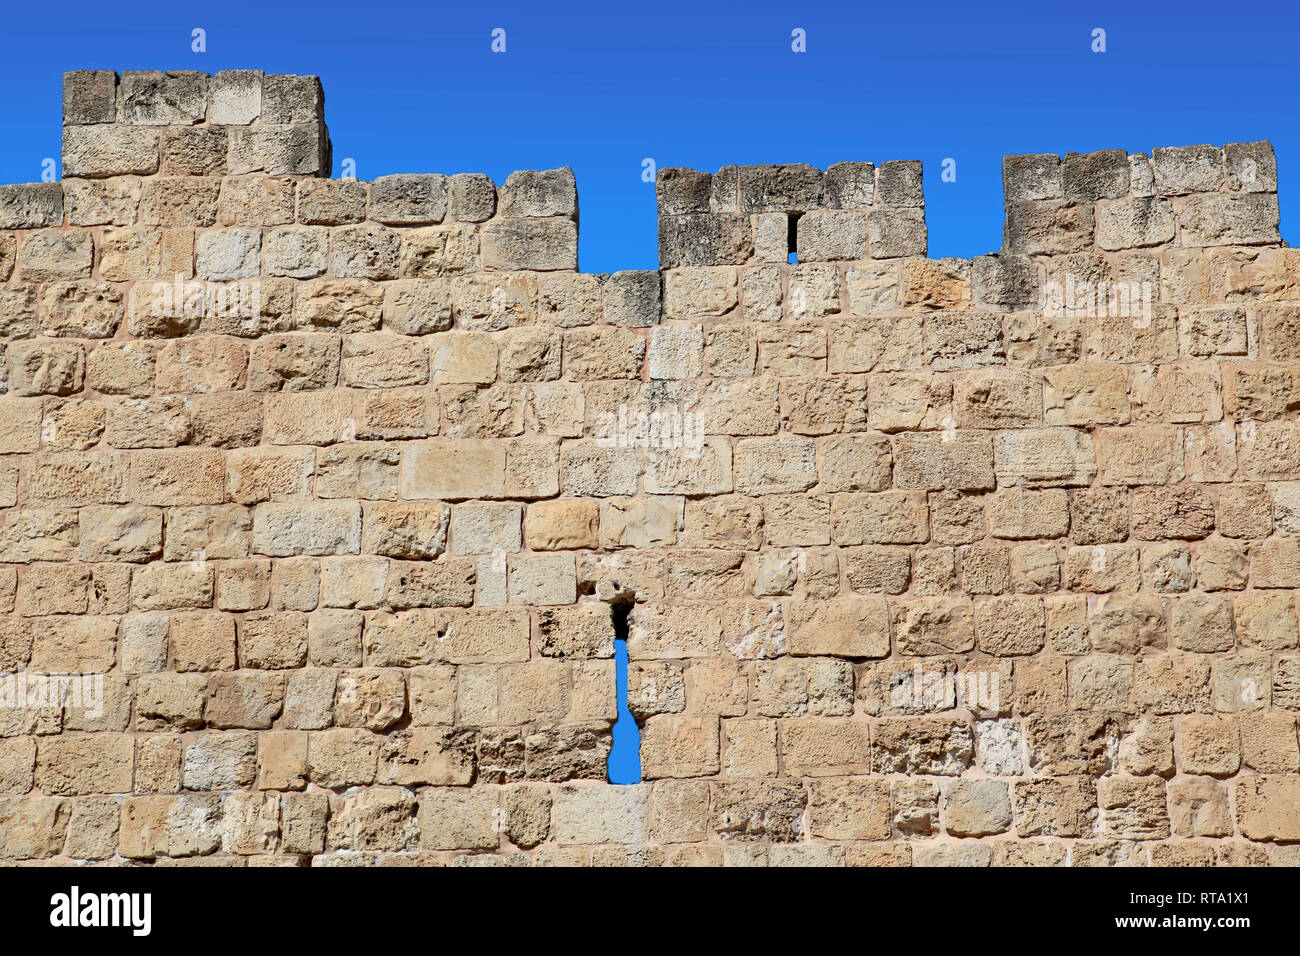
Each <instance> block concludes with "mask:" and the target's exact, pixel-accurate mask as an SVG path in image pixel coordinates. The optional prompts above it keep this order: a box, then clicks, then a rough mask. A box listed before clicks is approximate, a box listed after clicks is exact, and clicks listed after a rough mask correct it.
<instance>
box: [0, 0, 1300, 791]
mask: <svg viewBox="0 0 1300 956" xmlns="http://www.w3.org/2000/svg"><path fill="white" fill-rule="evenodd" d="M1044 6H1045V5H1043V4H1042V3H1041V2H1038V3H1005V4H1000V5H999V6H998V7H997V9H996V10H994V9H991V8H990V5H987V4H969V3H964V4H944V3H936V2H929V3H886V4H868V3H863V2H861V0H857V2H834V3H830V2H823V3H789V2H786V3H777V2H771V0H746V2H743V3H740V2H731V3H721V2H707V0H693V2H679V0H657V2H644V0H643V2H632V3H626V2H611V0H605V2H576V3H559V4H556V3H553V4H542V3H537V2H535V0H534V2H528V3H523V2H513V3H491V2H478V3H473V4H465V3H463V2H458V3H455V4H446V3H430V2H402V3H377V2H376V3H367V4H358V3H352V2H337V0H318V2H316V3H313V4H311V5H310V7H309V8H304V7H303V6H302V5H300V4H295V5H291V6H289V5H286V6H285V7H283V8H277V7H275V6H273V5H271V4H266V3H250V2H246V0H230V2H222V3H219V4H212V5H205V6H201V7H194V8H189V9H185V8H181V7H179V6H178V5H176V4H175V3H173V2H158V0H134V2H132V3H130V4H127V5H123V4H104V3H102V2H96V3H91V2H88V0H65V2H63V3H61V4H59V5H58V7H57V8H50V7H46V6H44V5H42V4H31V3H19V4H12V5H10V6H9V7H8V8H7V9H6V11H5V16H4V20H3V24H2V25H0V115H2V116H3V117H4V120H3V128H2V131H0V137H2V138H0V143H2V144H3V147H4V148H3V149H0V181H3V182H29V181H32V180H36V179H39V178H40V175H41V164H42V162H43V160H44V159H45V158H47V157H53V158H55V159H57V158H58V156H59V141H60V109H61V106H60V103H61V100H60V88H61V78H62V73H63V71H65V70H71V69H87V68H95V69H115V70H118V71H121V70H128V69H196V70H202V71H204V72H208V73H215V72H217V71H218V70H223V69H240V68H257V69H263V70H266V71H267V72H278V73H316V74H319V75H320V76H321V77H322V79H323V82H324V85H325V95H326V118H327V121H328V123H329V127H330V131H331V135H332V138H333V141H334V158H335V174H337V173H338V171H339V164H340V163H341V162H342V161H343V159H345V158H351V159H353V160H355V162H356V170H357V175H358V176H359V177H360V178H362V179H374V178H375V177H376V176H382V175H384V174H386V173H401V172H444V173H455V172H486V173H488V174H490V175H491V176H492V177H493V178H494V179H496V181H497V182H498V183H501V182H503V181H504V180H505V177H506V175H507V174H508V173H510V171H512V170H514V169H535V168H541V169H546V168H551V167H554V166H561V165H570V166H572V167H573V169H574V171H575V173H576V175H577V180H578V195H579V204H580V208H581V229H580V246H579V264H580V266H581V268H582V269H583V270H584V271H586V272H612V271H615V270H617V269H653V268H655V266H656V260H657V252H656V228H655V203H654V187H653V185H652V184H651V183H649V182H645V181H643V179H642V171H643V169H644V163H645V160H647V159H649V160H652V161H653V162H654V163H655V164H656V165H657V166H691V167H694V168H697V169H706V170H710V171H712V170H716V169H717V168H718V167H719V166H723V165H727V164H732V163H774V162H808V163H813V164H814V165H817V166H819V167H822V168H825V167H826V166H828V165H829V164H831V163H834V162H837V161H840V160H870V161H873V162H881V161H883V160H887V159H920V160H922V161H923V162H924V163H925V188H926V202H927V207H928V209H927V218H928V221H929V227H930V255H931V256H973V255H981V254H983V253H987V252H990V251H993V250H995V249H996V248H997V247H998V245H999V244H1000V239H1001V229H1002V192H1001V157H1002V155H1003V154H1004V153H1027V152H1058V153H1065V152H1069V151H1077V152H1088V151H1091V150H1094V149H1106V148H1114V147H1120V148H1124V149H1127V150H1129V151H1149V150H1150V149H1151V148H1152V147H1155V146H1179V145H1186V144H1192V143H1206V142H1209V143H1218V144H1222V143H1225V142H1234V141H1251V140H1257V139H1270V140H1272V142H1273V144H1274V147H1275V148H1276V150H1277V154H1278V167H1279V176H1280V179H1281V182H1282V190H1281V207H1282V235H1283V237H1292V238H1294V237H1295V236H1296V235H1297V233H1296V231H1295V230H1294V229H1293V228H1291V223H1292V222H1294V221H1296V220H1297V219H1300V124H1297V123H1296V121H1295V109H1296V105H1295V104H1296V102H1297V92H1298V84H1297V79H1298V78H1300V58H1298V57H1297V54H1296V50H1297V39H1298V38H1300V30H1297V25H1298V24H1300V5H1297V4H1295V3H1294V0H1293V2H1291V3H1285V4H1284V3H1269V2H1264V0H1260V2H1256V3H1251V4H1244V5H1242V6H1240V7H1237V6H1233V5H1224V4H1223V3H1221V2H1216V3H1214V4H1210V3H1208V2H1205V0H1184V2H1180V3H1176V4H1174V3H1169V4H1162V5H1153V4H1140V5H1139V4H1133V3H1131V2H1124V3H1109V2H1101V3H1090V4H1088V5H1087V6H1086V7H1084V6H1082V5H1067V4H1061V5H1059V6H1058V7H1057V8H1055V9H1045V8H1044ZM195 27H200V28H202V29H203V30H204V31H206V40H207V50H206V52H204V53H194V52H192V51H191V31H192V30H193V29H194V28H195ZM497 28H501V29H504V30H505V31H506V33H505V36H506V52H505V53H493V52H492V51H491V42H492V31H493V30H495V29H497ZM1097 28H1101V29H1104V30H1105V31H1106V52H1105V53H1094V52H1092V50H1091V45H1092V40H1093V37H1092V33H1093V30H1094V29H1097ZM795 29H800V30H803V31H804V34H805V36H806V52H804V53H795V52H793V51H792V49H791V43H792V36H791V34H792V31H793V30H795ZM947 158H951V159H953V160H955V161H956V173H957V176H956V181H955V182H943V181H941V179H940V173H941V169H942V164H943V161H944V159H947ZM625 667H626V665H625V664H622V666H621V667H620V671H624V672H625ZM629 724H630V721H629V722H627V723H624V724H623V725H622V729H621V730H620V732H619V733H618V734H617V735H616V736H617V738H618V746H617V747H616V754H615V757H614V759H613V760H612V761H611V774H612V777H613V779H615V780H616V781H625V780H626V781H631V780H635V779H637V775H638V770H637V755H636V745H635V732H634V729H633V728H632V727H630V726H629Z"/></svg>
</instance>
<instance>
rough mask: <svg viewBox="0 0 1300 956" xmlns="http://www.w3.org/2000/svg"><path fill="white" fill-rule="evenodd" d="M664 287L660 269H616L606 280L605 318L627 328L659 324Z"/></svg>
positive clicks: (611, 323) (613, 323) (611, 322)
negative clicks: (618, 270)
mask: <svg viewBox="0 0 1300 956" xmlns="http://www.w3.org/2000/svg"><path fill="white" fill-rule="evenodd" d="M660 306H661V290H660V283H659V273H658V272H652V271H641V270H636V271H630V270H629V271H626V272H615V273H614V274H613V275H611V276H610V277H609V279H608V280H607V281H606V283H605V321H606V322H608V323H609V324H610V325H622V326H625V327H627V328H637V329H640V328H646V327H648V326H652V325H658V324H659V314H660Z"/></svg>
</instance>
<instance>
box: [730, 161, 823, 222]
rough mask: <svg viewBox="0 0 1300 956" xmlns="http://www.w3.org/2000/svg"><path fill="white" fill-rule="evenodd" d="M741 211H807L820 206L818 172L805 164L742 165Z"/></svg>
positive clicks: (819, 178)
mask: <svg viewBox="0 0 1300 956" xmlns="http://www.w3.org/2000/svg"><path fill="white" fill-rule="evenodd" d="M739 176H740V211H741V212H746V213H759V212H785V213H795V212H807V211H808V210H809V209H819V208H821V204H822V174H821V170H819V169H817V168H815V167H813V166H809V165H808V164H807V163H789V164H786V165H782V166H741V167H740V170H739Z"/></svg>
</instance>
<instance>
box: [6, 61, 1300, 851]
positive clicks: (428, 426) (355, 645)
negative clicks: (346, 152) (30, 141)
mask: <svg viewBox="0 0 1300 956" xmlns="http://www.w3.org/2000/svg"><path fill="white" fill-rule="evenodd" d="M330 162H331V160H330V145H329V137H328V134H327V132H326V130H325V126H324V121H323V94H322V90H321V86H320V83H319V82H318V80H317V79H316V78H315V77H293V76H269V75H267V76H264V75H262V74H261V73H256V72H236V73H223V74H218V75H216V76H213V77H207V76H204V75H201V74H194V73H168V74H164V73H124V74H122V75H121V76H120V77H118V76H117V75H115V74H114V73H111V72H79V73H71V74H68V76H67V77H66V80H65V95H64V155H63V164H64V165H63V173H64V176H65V178H64V180H63V181H62V182H54V183H42V184H33V185H22V186H3V187H0V280H2V281H3V284H2V285H0V339H2V340H3V341H2V345H3V354H4V363H3V368H4V382H3V389H4V392H5V394H4V396H3V397H0V499H2V500H0V505H3V510H0V613H3V619H2V620H0V671H3V672H4V675H5V676H4V678H3V680H2V681H0V858H2V859H3V860H5V861H10V862H12V861H17V860H42V861H55V862H62V861H80V860H89V861H109V862H112V863H149V862H153V863H156V864H160V865H161V864H171V863H198V862H203V863H211V862H221V863H226V864H232V865H240V864H278V863H299V864H307V863H311V864H315V865H340V864H372V863H378V864H400V863H409V862H426V863H460V864H466V863H493V862H510V863H528V862H532V863H551V864H554V863H569V864H589V863H591V864H624V863H642V862H648V863H670V864H681V863H704V864H727V865H737V864H739V865H749V864H790V863H815V864H823V863H824V864H837V865H838V864H850V865H908V864H917V865H922V864H968V865H987V864H990V863H991V864H994V865H1005V864H1024V863H1040V864H1066V863H1068V864H1072V865H1076V866H1079V865H1095V864H1102V865H1109V864H1121V863H1137V864H1151V865H1160V864H1174V865H1199V864H1211V863H1218V864H1250V865H1264V864H1268V863H1292V864H1294V863H1297V862H1300V855H1298V853H1297V849H1296V848H1297V844H1298V843H1300V773H1298V770H1300V751H1298V745H1297V732H1296V716H1297V712H1298V711H1300V650H1298V639H1297V616H1296V613H1297V608H1296V601H1295V597H1296V591H1295V589H1296V588H1297V587H1300V424H1298V423H1297V421H1296V410H1297V407H1298V406H1300V378H1298V375H1300V261H1298V259H1297V256H1296V254H1295V253H1294V252H1293V250H1291V249H1288V248H1285V247H1284V246H1283V244H1282V242H1281V240H1280V237H1279V234H1278V228H1277V227H1278V207H1277V195H1276V168H1275V164H1274V160H1273V154H1272V150H1271V148H1270V147H1269V145H1268V144H1267V143H1254V144H1231V145H1228V146H1226V147H1224V148H1222V149H1220V148H1218V147H1212V146H1192V147H1184V148H1176V149H1157V150H1155V151H1154V153H1153V155H1152V156H1151V157H1148V156H1145V155H1140V154H1138V155H1127V154H1125V153H1124V152H1123V151H1107V152H1100V153H1093V154H1090V155H1086V156H1080V155H1074V154H1071V155H1068V156H1066V157H1064V158H1063V159H1062V158H1060V157H1057V156H1055V155H1034V156H1013V157H1008V158H1007V159H1006V161H1005V165H1004V179H1005V186H1006V194H1007V203H1006V229H1005V234H1004V242H1003V248H1002V251H1001V252H1000V253H998V254H996V255H990V256H983V257H980V258H977V259H974V260H958V259H940V260H932V259H927V258H925V252H926V234H925V216H924V199H923V194H922V190H921V168H920V164H919V163H916V162H886V163H881V164H880V165H879V166H873V165H872V164H870V163H840V164H837V165H835V166H832V167H831V168H829V169H827V170H825V171H824V172H823V171H821V170H817V169H814V168H812V167H810V166H805V165H787V166H745V167H739V168H737V167H727V168H724V169H722V170H720V171H718V172H717V173H715V174H712V175H710V174H708V173H701V172H695V171H692V170H686V169H665V170H662V171H661V172H660V176H659V181H658V185H657V191H658V200H659V213H660V217H659V243H660V260H661V266H662V271H661V272H637V271H630V272H620V273H615V274H613V275H586V274H582V273H579V272H578V271H576V270H577V222H578V207H577V190H576V186H575V183H574V178H573V175H572V173H571V171H569V170H568V169H560V170H551V171H547V172H535V171H531V172H519V173H515V174H513V175H511V176H510V177H509V178H508V179H507V180H506V182H505V183H504V184H503V185H501V186H499V187H498V186H497V185H495V184H494V183H493V182H492V181H491V180H490V179H488V178H487V177H485V176H481V175H473V174H461V175H455V176H442V175H402V176H387V177H383V178H381V179H378V180H375V181H374V182H372V183H364V182H357V181H347V180H333V179H329V178H326V177H328V175H329V172H330ZM791 253H794V254H796V256H797V264H793V263H791V261H790V259H791V258H792V256H791ZM624 627H626V630H627V634H628V640H627V644H628V650H629V654H630V658H631V664H630V671H629V689H628V703H629V705H630V707H631V709H632V712H633V713H634V714H635V715H636V718H637V720H638V722H639V723H640V724H641V734H642V741H641V761H642V771H643V776H644V780H645V782H644V783H641V784H637V785H630V786H615V785H611V784H609V783H607V782H606V762H607V758H608V753H609V749H610V742H611V724H612V722H613V721H614V719H615V716H616V712H617V711H616V690H615V665H614V661H613V656H614V650H615V637H616V634H618V633H622V629H623V628H624ZM50 675H55V676H53V677H51V676H50ZM59 675H62V676H61V677H60V676H59Z"/></svg>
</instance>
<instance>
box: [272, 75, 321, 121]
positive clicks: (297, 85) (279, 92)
mask: <svg viewBox="0 0 1300 956" xmlns="http://www.w3.org/2000/svg"><path fill="white" fill-rule="evenodd" d="M261 121H262V122H263V123H270V124H274V125H279V126H286V125H290V124H293V123H323V122H324V121H325V91H324V90H323V89H322V88H321V84H320V77H318V76H295V75H293V74H287V73H272V74H268V75H266V76H264V77H262V116H261Z"/></svg>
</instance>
